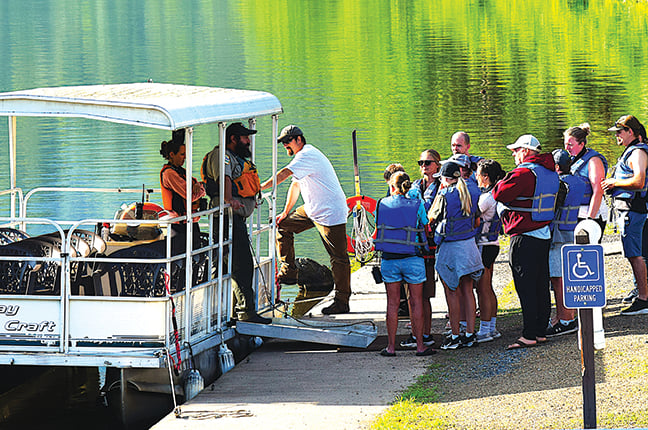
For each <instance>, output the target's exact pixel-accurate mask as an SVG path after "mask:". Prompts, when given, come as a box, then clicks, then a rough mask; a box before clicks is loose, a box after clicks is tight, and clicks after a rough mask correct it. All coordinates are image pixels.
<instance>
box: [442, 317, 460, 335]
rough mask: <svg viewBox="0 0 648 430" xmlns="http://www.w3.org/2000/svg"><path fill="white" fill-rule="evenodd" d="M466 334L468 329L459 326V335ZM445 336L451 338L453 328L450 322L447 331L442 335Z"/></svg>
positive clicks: (446, 327)
mask: <svg viewBox="0 0 648 430" xmlns="http://www.w3.org/2000/svg"><path fill="white" fill-rule="evenodd" d="M465 332H466V327H465V326H459V334H463V333H465ZM441 334H442V335H444V336H450V335H451V334H452V328H450V321H448V323H447V324H446V326H445V330H444V331H443V333H441Z"/></svg>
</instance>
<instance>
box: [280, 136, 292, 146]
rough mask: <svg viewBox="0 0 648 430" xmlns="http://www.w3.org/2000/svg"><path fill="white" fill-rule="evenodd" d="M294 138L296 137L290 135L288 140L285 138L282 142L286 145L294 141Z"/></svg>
mask: <svg viewBox="0 0 648 430" xmlns="http://www.w3.org/2000/svg"><path fill="white" fill-rule="evenodd" d="M293 140H295V138H294V137H289V138H288V140H283V141H281V143H282V144H283V145H284V146H286V145H288V144H289V143H290V142H292V141H293Z"/></svg>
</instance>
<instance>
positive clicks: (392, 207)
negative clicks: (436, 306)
mask: <svg viewBox="0 0 648 430" xmlns="http://www.w3.org/2000/svg"><path fill="white" fill-rule="evenodd" d="M411 186H412V182H411V181H410V178H409V176H408V175H407V173H405V172H396V173H394V174H392V175H391V177H390V178H389V192H390V194H391V195H390V196H389V197H385V198H382V199H380V201H379V202H378V206H377V208H376V239H374V243H375V245H376V250H377V251H380V252H381V256H382V259H381V263H380V271H381V273H382V279H383V282H384V283H385V289H386V291H387V315H386V318H387V348H385V349H383V350H382V352H381V355H383V356H393V355H395V348H396V331H397V328H398V304H399V299H400V286H401V283H402V282H403V281H404V282H407V285H408V289H409V297H408V300H409V308H410V319H411V321H412V332H413V337H414V339H415V340H414V342H415V344H416V355H419V356H427V355H432V354H434V353H436V351H435V350H433V349H430V348H427V347H426V345H425V343H424V340H423V339H424V338H423V283H424V282H425V263H424V261H423V257H421V256H419V255H417V254H419V251H418V249H419V248H421V247H424V246H425V243H426V238H425V236H424V230H423V228H424V227H425V225H426V224H427V215H426V214H425V206H424V204H423V202H422V201H421V200H419V199H417V198H414V199H410V198H407V197H406V194H407V192H408V191H409V189H410V188H411Z"/></svg>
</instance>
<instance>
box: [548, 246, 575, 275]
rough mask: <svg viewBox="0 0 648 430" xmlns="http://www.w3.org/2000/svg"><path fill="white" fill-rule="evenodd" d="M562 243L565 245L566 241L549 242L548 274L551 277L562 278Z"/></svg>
mask: <svg viewBox="0 0 648 430" xmlns="http://www.w3.org/2000/svg"><path fill="white" fill-rule="evenodd" d="M570 243H571V242H570ZM563 245H567V243H566V242H551V247H550V248H549V276H550V277H551V278H562V246H563Z"/></svg>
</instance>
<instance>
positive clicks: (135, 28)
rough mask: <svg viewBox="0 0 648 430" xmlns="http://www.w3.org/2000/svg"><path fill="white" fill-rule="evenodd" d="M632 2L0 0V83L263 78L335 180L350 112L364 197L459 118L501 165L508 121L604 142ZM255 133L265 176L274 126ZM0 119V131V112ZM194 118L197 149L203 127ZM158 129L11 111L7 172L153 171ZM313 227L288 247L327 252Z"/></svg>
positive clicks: (634, 85) (635, 43)
mask: <svg viewBox="0 0 648 430" xmlns="http://www.w3.org/2000/svg"><path fill="white" fill-rule="evenodd" d="M647 12H648V5H647V4H646V2H624V1H612V0H608V1H601V2H590V1H587V0H581V1H577V0H563V1H558V0H549V1H545V0H525V1H522V0H494V1H487V0H482V1H476V0H474V1H461V0H458V1H419V2H411V1H404V0H403V1H393V0H353V1H350V0H346V1H342V0H337V1H336V0H301V1H298V0H279V1H272V2H268V1H259V0H236V1H234V0H231V1H226V0H220V1H213V0H162V1H153V0H144V1H141V0H97V1H93V2H77V1H75V0H23V1H20V2H9V1H6V2H1V3H0V22H1V23H2V25H0V39H1V40H2V43H0V58H2V59H3V69H2V73H0V90H2V91H9V90H15V89H22V88H30V87H39V86H56V85H72V84H99V83H117V82H138V81H145V80H147V79H149V78H152V79H153V80H155V81H156V82H173V83H185V84H195V85H209V86H223V87H236V88H247V89H258V90H265V91H269V92H272V93H273V94H275V95H277V96H278V97H279V99H280V100H281V101H282V104H283V105H284V108H285V114H284V115H283V116H282V117H281V120H280V121H281V122H280V125H282V126H283V125H285V124H287V123H296V124H299V125H300V126H301V127H302V128H303V130H304V131H305V133H306V136H307V138H308V141H309V142H310V143H313V144H315V145H317V146H319V147H320V148H321V149H322V150H323V151H324V152H325V153H326V154H327V155H328V156H329V158H330V159H331V161H332V162H333V165H334V166H335V168H336V170H337V172H338V176H339V177H340V180H341V182H342V184H343V188H344V190H345V191H346V193H347V194H348V195H351V194H353V170H352V164H351V163H352V160H351V137H350V136H351V130H352V129H354V128H357V129H358V139H359V144H360V149H359V156H360V171H361V179H362V190H363V193H364V194H367V195H371V196H373V197H379V196H380V195H382V194H383V193H384V184H383V182H382V171H383V168H384V167H385V166H386V165H387V164H388V163H389V162H394V161H399V162H401V163H402V164H403V165H404V166H405V167H406V169H407V170H408V172H410V173H411V174H412V175H413V176H417V174H418V169H417V167H416V165H415V160H416V159H417V156H418V154H419V153H420V151H421V150H423V149H426V148H428V147H433V148H435V149H437V150H438V151H439V152H440V153H441V154H442V155H443V156H448V155H449V154H450V147H449V141H450V136H451V135H452V133H453V132H454V131H456V130H459V129H462V130H465V131H467V132H469V133H470V134H471V137H472V141H473V146H472V148H471V152H472V153H475V154H479V155H483V156H487V157H492V158H496V159H499V160H500V161H502V163H503V164H504V166H505V167H507V168H510V167H512V165H513V160H512V158H511V157H510V156H509V154H508V152H507V151H506V150H505V149H504V148H503V146H504V145H505V144H507V143H511V142H512V141H514V140H515V138H517V136H519V135H521V134H524V133H533V134H535V135H536V136H537V137H538V138H539V139H540V141H541V142H542V143H543V144H544V145H545V149H553V148H555V147H559V146H560V144H561V140H562V138H561V134H562V131H563V130H564V129H565V128H567V127H569V126H571V125H576V124H579V123H581V122H584V121H588V122H589V123H590V124H591V125H592V130H593V134H592V136H591V139H590V145H591V146H592V147H594V148H596V149H598V150H599V151H600V152H602V153H604V154H605V155H606V156H608V157H609V158H610V159H612V160H614V159H616V157H617V156H618V154H619V153H620V151H619V149H618V148H617V147H616V146H615V144H614V142H613V139H612V136H611V134H610V133H608V132H607V131H606V129H607V127H609V126H610V124H611V123H612V122H613V121H614V120H615V119H616V118H617V117H618V116H620V115H621V114H624V113H633V114H635V115H636V116H638V117H639V118H640V119H641V120H644V121H645V122H648V79H646V74H647V73H648V67H646V61H647V58H648V55H647V54H648V43H647V40H648V38H647V36H648V13H647ZM61 126H62V128H61ZM262 126H263V124H260V128H261V127H262ZM266 130H267V128H266ZM262 134H263V133H261V134H260V136H259V139H265V140H263V142H262V143H261V144H260V145H261V150H262V152H263V154H261V156H260V159H259V163H258V164H259V166H260V171H261V172H262V176H265V175H264V174H263V173H264V172H268V168H269V163H270V160H269V155H268V154H269V149H270V148H269V145H270V144H271V143H270V139H271V137H270V136H263V135H262ZM0 136H2V137H0V139H3V141H6V122H4V121H3V122H2V123H0ZM195 136H196V155H195V158H194V160H193V161H194V166H197V165H198V163H199V162H200V160H201V159H202V155H203V154H204V153H205V152H207V151H208V150H209V149H210V148H211V146H212V145H213V142H214V140H215V136H216V128H215V127H207V126H206V127H200V128H198V129H197V130H196V135H195ZM165 138H166V134H165V133H162V132H159V131H154V130H146V129H141V130H140V129H138V130H133V129H132V128H127V127H123V126H119V125H113V124H96V123H93V122H91V121H69V120H51V121H45V122H42V121H34V120H21V121H20V123H19V140H20V143H21V144H22V145H21V146H20V148H19V153H18V157H19V171H20V173H19V185H20V186H22V187H23V188H25V189H30V188H32V187H35V186H37V185H64V184H65V185H77V186H108V185H111V186H113V185H119V186H122V187H139V186H141V184H142V182H145V183H146V184H147V185H150V186H156V185H157V183H158V173H159V168H160V166H161V164H162V159H161V157H160V156H159V154H158V149H159V142H160V141H161V140H162V139H165ZM42 142H45V145H43V144H42ZM3 147H4V148H6V145H3ZM4 151H5V152H0V169H3V171H6V168H7V154H6V149H4ZM287 162H288V157H287V156H286V155H285V154H281V155H280V164H285V163H287ZM135 171H136V172H137V173H138V174H137V175H132V174H126V175H125V174H124V172H135ZM194 172H195V174H197V167H196V169H195V171H194ZM7 184H8V178H7V175H6V174H5V175H3V176H2V179H0V185H2V186H6V185H7ZM284 193H285V188H283V187H282V189H281V200H280V204H283V203H282V202H283V194H284ZM119 203H120V202H117V201H113V200H108V199H106V201H100V202H93V204H92V206H93V211H95V210H97V209H98V210H100V211H102V212H103V213H101V214H97V213H96V212H92V214H93V215H100V216H112V214H113V212H114V210H116V208H117V206H118V204H119ZM79 206H83V205H79V204H78V203H76V202H73V203H66V202H61V201H58V200H52V199H49V200H44V201H41V202H35V206H34V207H35V211H36V212H37V213H39V214H43V215H46V214H54V215H56V216H63V217H66V218H72V217H73V216H74V215H73V214H77V213H79V212H80V213H84V212H85V211H86V208H84V207H79ZM88 206H90V205H88ZM87 211H88V212H91V211H90V210H89V209H87ZM316 242H319V239H318V238H317V237H316V235H315V234H314V233H310V234H307V235H306V237H305V238H301V239H300V243H299V244H298V246H300V247H301V249H299V248H298V253H301V254H302V255H308V256H312V257H315V258H317V259H318V260H320V261H321V262H326V258H325V256H324V252H323V249H322V247H321V246H320V245H319V244H316ZM313 244H315V246H313Z"/></svg>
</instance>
